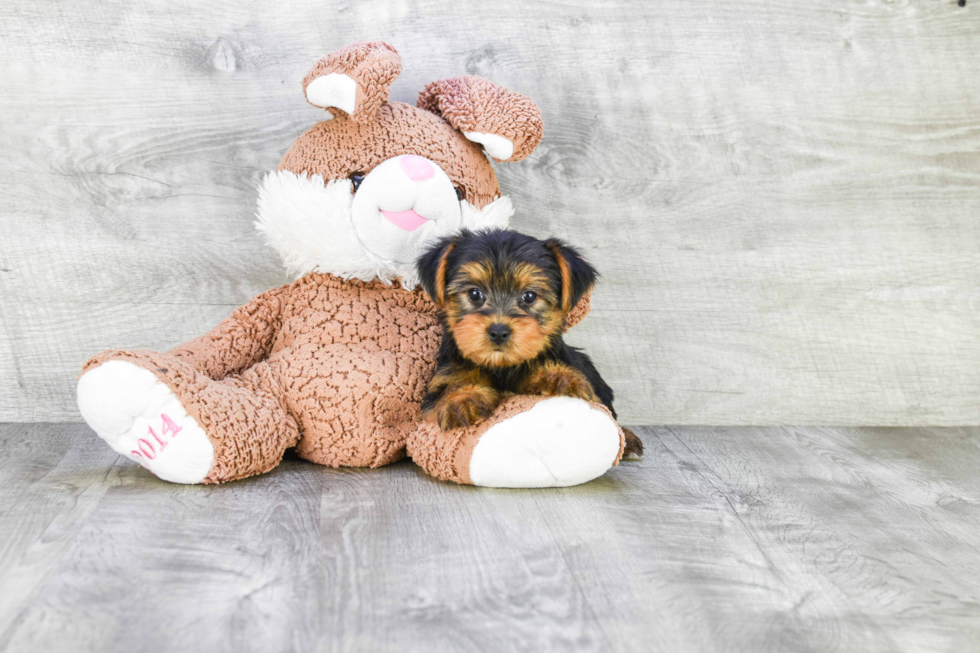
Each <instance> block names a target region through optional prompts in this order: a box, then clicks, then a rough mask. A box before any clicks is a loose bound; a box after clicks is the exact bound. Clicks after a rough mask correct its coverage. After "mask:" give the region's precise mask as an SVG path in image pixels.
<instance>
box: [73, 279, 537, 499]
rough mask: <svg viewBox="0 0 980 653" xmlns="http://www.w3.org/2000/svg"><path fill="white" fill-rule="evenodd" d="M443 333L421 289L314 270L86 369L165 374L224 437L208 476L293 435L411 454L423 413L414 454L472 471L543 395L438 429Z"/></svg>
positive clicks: (224, 474)
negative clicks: (493, 429) (123, 364)
mask: <svg viewBox="0 0 980 653" xmlns="http://www.w3.org/2000/svg"><path fill="white" fill-rule="evenodd" d="M440 337H441V327H440V326H439V322H438V319H437V317H436V308H435V306H434V305H433V303H432V302H431V301H430V300H429V298H428V297H426V295H425V294H424V293H423V292H422V291H421V290H417V291H414V292H409V291H406V290H402V289H400V288H397V287H394V286H387V285H385V284H382V283H381V282H378V281H373V282H370V283H365V282H361V281H343V280H341V279H338V278H337V277H334V276H332V275H328V274H316V273H313V274H309V275H307V276H305V277H303V278H302V279H299V280H298V281H296V282H294V283H292V284H290V285H288V286H283V287H281V288H276V289H274V290H270V291H268V292H266V293H263V294H262V295H259V296H258V297H255V298H254V299H253V300H252V301H250V302H249V303H248V304H246V305H245V306H242V307H241V308H239V309H237V310H236V311H235V312H234V313H233V314H232V316H231V317H229V318H228V319H226V320H225V321H223V322H221V323H220V324H219V325H218V326H216V327H215V328H214V329H212V330H211V331H210V332H208V333H207V334H205V335H203V336H201V337H199V338H195V339H194V340H191V341H190V342H188V343H186V344H183V345H180V346H178V347H176V348H174V349H172V350H171V351H169V352H167V353H157V352H150V351H139V350H137V351H125V350H110V351H106V352H102V353H101V354H99V355H97V356H95V357H94V358H92V359H91V360H90V361H88V362H87V363H86V364H85V367H84V369H83V372H84V371H87V370H89V369H92V368H93V367H95V366H97V365H101V364H102V363H104V362H106V361H109V360H125V361H129V362H131V363H133V364H135V365H138V366H140V367H142V368H144V369H147V370H149V371H150V372H152V373H153V374H155V375H156V376H157V378H158V379H160V380H161V381H163V382H164V383H166V384H167V385H168V386H169V387H170V389H171V390H172V391H173V392H174V394H175V395H177V398H178V399H179V400H180V402H181V404H183V406H184V408H185V409H186V410H187V412H188V413H189V414H190V415H191V416H192V417H193V418H194V419H195V420H197V422H198V424H199V425H200V426H201V428H203V429H204V431H205V432H206V433H207V434H208V437H209V438H210V440H211V442H212V444H213V445H214V448H215V463H214V466H213V467H212V469H211V472H210V474H209V475H208V477H207V478H206V479H205V482H209V483H219V482H222V481H229V480H233V479H236V478H244V477H246V476H251V475H253V474H258V473H261V472H265V471H268V470H270V469H272V468H273V467H275V466H276V465H277V464H278V463H279V461H280V460H281V459H282V455H283V452H284V451H285V450H286V449H287V448H289V447H293V446H295V447H296V451H297V453H298V454H299V455H300V456H302V457H303V458H306V459H307V460H311V461H313V462H317V463H320V464H323V465H330V466H332V467H338V466H357V467H378V466H381V465H385V464H388V463H390V462H393V461H395V460H398V459H399V458H401V457H403V456H404V455H405V446H406V442H407V441H408V440H409V438H410V436H412V434H413V433H414V432H415V431H416V429H419V427H420V425H421V427H422V428H421V429H420V433H419V434H418V435H416V436H415V437H414V438H413V440H412V441H413V442H414V443H415V451H417V452H418V455H419V456H420V458H419V459H417V460H416V462H418V463H419V464H420V465H421V466H422V467H423V468H424V469H426V471H428V472H429V473H432V474H433V475H435V476H438V477H439V478H447V479H451V480H456V481H457V482H462V483H468V482H469V468H468V461H469V453H470V452H472V449H473V443H475V441H476V439H477V438H478V437H479V435H480V434H482V433H483V432H484V431H485V430H486V429H487V428H489V427H490V426H491V425H493V424H495V423H497V422H499V421H500V420H501V419H505V418H506V417H509V416H511V415H513V414H516V413H517V412H520V411H521V410H522V409H524V408H527V407H530V406H531V405H533V404H534V403H536V401H537V400H538V398H533V397H519V398H515V400H512V401H511V402H508V403H507V404H505V405H502V406H501V407H500V408H498V411H497V413H495V414H494V415H493V416H492V417H491V418H490V419H489V420H487V421H485V422H483V423H482V424H480V425H478V426H477V427H475V428H472V429H465V430H461V431H459V432H453V433H442V432H441V431H439V429H438V427H435V431H433V429H432V428H431V427H432V426H434V425H431V424H428V423H425V424H422V418H421V409H420V405H421V400H422V395H423V394H424V392H425V384H426V382H427V381H428V379H429V377H430V376H431V374H432V371H433V369H434V367H435V357H436V351H437V350H438V348H439V341H440ZM528 402H530V403H528ZM413 458H414V456H413ZM430 466H432V468H431V469H430ZM434 470H435V471H434Z"/></svg>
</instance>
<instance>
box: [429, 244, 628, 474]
mask: <svg viewBox="0 0 980 653" xmlns="http://www.w3.org/2000/svg"><path fill="white" fill-rule="evenodd" d="M417 266H418V271H419V276H420V278H421V280H422V285H423V287H424V288H425V291H426V292H427V293H428V294H429V296H430V297H431V298H432V300H433V301H434V302H435V303H436V305H437V306H438V307H439V318H440V320H441V322H442V326H443V339H442V344H441V346H440V348H439V358H438V361H437V367H436V373H435V376H434V377H433V378H432V380H431V381H430V382H429V386H428V389H427V392H426V395H425V397H424V399H423V400H422V410H423V413H425V414H426V416H427V417H428V418H430V419H433V420H435V421H436V422H437V423H438V424H439V426H440V427H441V428H442V429H443V430H450V429H453V428H457V427H464V426H469V425H471V424H475V423H477V422H479V421H480V420H481V419H484V418H486V417H488V416H489V415H490V414H491V413H492V412H493V410H494V408H496V407H497V405H498V404H499V403H500V401H501V400H502V399H503V398H504V397H506V396H508V395H513V394H528V395H547V396H558V395H562V396H568V397H578V398H580V399H585V400H586V401H600V402H602V404H603V405H605V406H606V408H608V409H609V411H610V412H611V413H612V414H613V417H615V416H616V411H615V410H614V409H613V391H612V388H610V387H609V385H607V384H606V382H605V381H604V380H603V379H602V377H601V376H600V375H599V372H598V371H597V370H596V368H595V365H593V364H592V360H591V359H590V358H589V357H588V356H587V355H586V354H584V353H583V352H582V351H580V350H578V349H576V348H575V347H570V346H568V345H566V344H565V342H564V340H563V339H562V333H563V332H564V328H565V318H566V316H567V315H568V313H569V311H571V310H572V308H573V307H574V306H575V305H576V304H577V303H578V301H579V299H581V298H582V296H583V295H584V294H585V293H586V292H588V291H589V290H590V289H591V288H592V286H593V285H594V284H595V281H596V277H597V276H598V275H597V273H596V271H595V269H594V268H593V267H592V266H591V265H589V264H588V263H587V262H586V261H585V259H583V258H582V256H581V255H579V253H578V252H577V251H576V250H575V249H573V248H572V247H569V246H568V245H566V244H565V243H563V242H562V241H560V240H556V239H549V240H544V241H541V240H538V239H536V238H531V237H530V236H525V235H524V234H521V233H518V232H516V231H509V230H503V229H492V230H487V231H481V232H477V233H472V232H469V231H463V232H462V233H460V234H459V235H456V236H450V237H447V238H444V239H442V240H441V241H439V242H437V243H436V244H435V245H434V246H432V248H431V249H429V250H428V251H427V252H426V253H425V254H423V255H422V256H421V258H419V260H418V264H417ZM623 430H624V432H625V433H626V450H625V451H624V454H623V455H624V456H626V455H639V454H642V453H643V444H642V442H641V441H640V440H639V438H637V437H636V436H635V435H634V434H633V433H632V432H631V431H628V430H626V429H623Z"/></svg>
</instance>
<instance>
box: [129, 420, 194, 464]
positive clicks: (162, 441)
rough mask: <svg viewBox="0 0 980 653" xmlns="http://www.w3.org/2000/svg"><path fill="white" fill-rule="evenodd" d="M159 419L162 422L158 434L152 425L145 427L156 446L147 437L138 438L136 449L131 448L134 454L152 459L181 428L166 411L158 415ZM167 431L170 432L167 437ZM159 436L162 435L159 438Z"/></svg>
mask: <svg viewBox="0 0 980 653" xmlns="http://www.w3.org/2000/svg"><path fill="white" fill-rule="evenodd" d="M160 421H161V422H163V425H162V426H161V428H160V435H157V432H156V431H154V430H153V427H152V426H150V427H148V428H147V430H148V431H149V433H148V434H147V435H149V436H152V437H153V439H154V440H155V441H156V446H154V444H153V442H151V441H150V440H149V439H148V438H140V439H139V441H138V442H137V447H138V450H137V449H133V455H134V456H136V457H137V458H147V459H149V460H153V459H154V458H156V457H157V456H158V455H159V454H160V452H162V451H163V450H164V449H166V448H167V445H168V444H170V443H171V442H172V441H173V439H174V438H175V437H176V436H177V434H178V433H180V431H181V429H182V428H183V427H180V426H177V425H176V424H174V421H173V420H172V419H170V417H169V416H168V415H167V414H166V413H165V414H163V415H161V416H160ZM168 433H169V434H170V435H169V437H168V436H167V434H168ZM160 436H163V437H162V438H161V437H160Z"/></svg>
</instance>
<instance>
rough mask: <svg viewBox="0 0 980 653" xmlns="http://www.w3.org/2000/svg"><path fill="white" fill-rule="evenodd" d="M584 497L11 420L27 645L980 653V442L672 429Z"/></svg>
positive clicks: (406, 469)
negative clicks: (126, 453) (218, 469)
mask: <svg viewBox="0 0 980 653" xmlns="http://www.w3.org/2000/svg"><path fill="white" fill-rule="evenodd" d="M638 431H639V433H640V434H641V436H642V437H643V439H644V441H645V444H646V447H647V455H646V457H645V458H644V459H643V460H641V461H638V462H630V463H625V464H623V465H621V466H620V467H618V468H616V469H614V470H612V471H611V472H610V473H608V474H607V475H606V476H605V477H603V478H602V479H600V480H598V481H595V482H593V483H591V484H588V485H585V486H582V487H577V488H569V489H564V490H544V491H541V490H538V491H507V490H484V489H475V488H468V487H459V486H455V485H450V484H446V483H441V482H437V481H434V480H432V479H430V478H428V477H426V476H424V475H423V474H422V473H421V472H420V471H419V469H418V468H416V467H415V466H414V465H412V464H411V463H409V462H404V463H400V464H397V465H394V466H392V467H389V468H387V469H381V470H332V469H326V468H323V467H318V466H315V465H312V464H309V463H306V462H303V461H301V460H298V459H294V458H289V459H287V460H286V461H285V462H284V463H283V465H282V466H281V467H280V468H278V470H276V471H275V472H273V473H271V474H268V475H266V476H262V477H258V478H254V479H250V480H247V481H243V482H238V483H234V484H231V485H227V486H220V487H196V486H195V487H184V486H178V485H170V484H167V483H163V482H161V481H158V480H156V479H155V478H153V477H152V476H150V475H149V474H148V473H147V472H146V471H144V470H142V469H140V468H139V467H137V466H135V465H133V464H132V463H130V462H128V461H126V460H125V459H122V458H120V457H119V456H117V455H115V454H114V453H112V452H111V451H110V450H109V449H108V448H107V447H105V446H104V445H103V444H102V443H101V442H100V441H98V440H97V439H96V438H95V436H94V435H93V434H92V432H91V431H90V430H89V429H88V428H87V427H85V426H80V425H72V424H31V425H22V424H9V425H4V426H0V588H2V591H0V650H3V651H99V652H103V651H263V652H264V653H265V652H271V651H312V650H323V651H334V650H350V651H406V650H408V651H411V650H425V651H507V650H527V651H548V650H568V651H592V650H600V651H628V650H636V651H649V650H655V651H671V652H678V651H752V652H758V651H796V650H801V651H803V650H808V651H809V650H813V651H893V650H895V651H897V650H901V651H944V650H949V651H953V650H956V651H962V650H977V649H978V648H980V546H978V545H980V475H978V473H977V471H978V469H980V428H960V429H957V428H943V429H938V428H936V429H928V428H916V429H886V428H843V429H835V428H779V427H765V428H751V427H734V428H731V427H726V428H722V427H704V428H701V427H689V426H688V427H654V428H644V429H639V430H638Z"/></svg>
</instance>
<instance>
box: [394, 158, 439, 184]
mask: <svg viewBox="0 0 980 653" xmlns="http://www.w3.org/2000/svg"><path fill="white" fill-rule="evenodd" d="M398 163H400V164H401V167H402V170H404V171H405V174H406V175H408V178H409V179H411V180H412V181H425V180H426V179H429V178H431V177H432V175H434V174H436V173H435V170H433V169H432V164H431V163H429V162H428V161H426V160H425V159H423V158H422V157H420V156H415V155H414V154H409V155H408V156H403V157H402V158H401V161H399V162H398Z"/></svg>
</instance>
